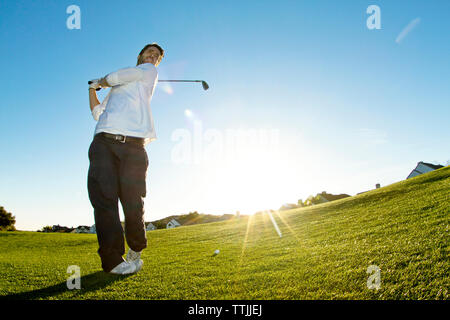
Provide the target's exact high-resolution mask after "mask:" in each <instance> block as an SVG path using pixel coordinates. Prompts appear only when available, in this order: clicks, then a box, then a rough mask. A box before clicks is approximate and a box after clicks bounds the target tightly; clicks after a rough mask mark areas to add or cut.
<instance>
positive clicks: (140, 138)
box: [88, 43, 164, 274]
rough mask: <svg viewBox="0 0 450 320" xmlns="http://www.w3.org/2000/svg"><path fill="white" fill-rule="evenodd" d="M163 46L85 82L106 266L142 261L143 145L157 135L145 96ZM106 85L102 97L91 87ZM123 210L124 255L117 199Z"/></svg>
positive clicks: (94, 199)
mask: <svg viewBox="0 0 450 320" xmlns="http://www.w3.org/2000/svg"><path fill="white" fill-rule="evenodd" d="M163 56H164V50H163V49H162V48H161V47H160V46H159V45H158V44H156V43H152V44H148V45H146V46H145V47H144V48H143V49H142V50H141V52H140V53H139V55H138V58H137V64H136V67H133V68H124V69H120V70H118V71H116V72H112V73H110V74H108V75H106V76H105V77H103V78H101V79H96V80H93V81H91V82H90V85H89V104H90V108H91V112H92V116H93V117H94V119H95V120H96V121H98V123H97V126H96V128H95V134H94V139H93V141H92V143H91V145H90V147H89V161H90V165H89V173H88V192H89V199H90V201H91V204H92V206H93V208H94V217H95V226H96V231H97V239H98V244H99V249H98V253H99V255H100V258H101V261H102V268H103V270H104V271H105V272H109V273H113V274H131V273H135V272H138V271H139V270H140V269H141V268H142V265H143V261H142V259H141V258H140V257H141V251H142V250H143V249H144V248H146V247H147V238H146V232H145V223H144V200H143V198H145V196H146V183H145V179H146V174H147V168H148V157H147V152H146V151H145V148H144V146H145V145H146V144H147V143H149V142H151V141H153V140H155V139H156V134H155V129H154V126H153V118H152V113H151V109H150V101H151V98H152V96H153V91H154V89H155V86H156V83H157V82H158V72H157V69H156V67H157V66H158V65H159V64H160V62H161V60H162V58H163ZM108 87H111V90H110V92H109V93H108V95H107V96H106V98H105V99H104V101H103V102H102V103H100V102H99V101H98V98H97V93H96V89H98V88H108ZM119 199H120V202H121V204H122V208H123V212H124V216H125V238H126V241H127V244H128V246H129V247H130V250H129V251H128V254H127V257H126V260H124V259H123V257H122V256H123V254H124V253H125V245H124V237H123V228H122V225H121V222H120V217H119V207H118V200H119Z"/></svg>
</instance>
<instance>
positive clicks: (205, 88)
mask: <svg viewBox="0 0 450 320" xmlns="http://www.w3.org/2000/svg"><path fill="white" fill-rule="evenodd" d="M158 82H201V83H202V87H203V89H204V90H208V89H209V86H208V84H207V83H206V81H203V80H158ZM91 83H92V81H88V84H91ZM100 89H101V88H97V89H95V90H96V91H99V90H100Z"/></svg>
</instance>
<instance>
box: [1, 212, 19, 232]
mask: <svg viewBox="0 0 450 320" xmlns="http://www.w3.org/2000/svg"><path fill="white" fill-rule="evenodd" d="M15 223H16V217H14V216H13V215H12V213H11V212H7V211H6V210H5V208H3V207H0V230H1V231H15V230H16V228H15V227H14V224H15Z"/></svg>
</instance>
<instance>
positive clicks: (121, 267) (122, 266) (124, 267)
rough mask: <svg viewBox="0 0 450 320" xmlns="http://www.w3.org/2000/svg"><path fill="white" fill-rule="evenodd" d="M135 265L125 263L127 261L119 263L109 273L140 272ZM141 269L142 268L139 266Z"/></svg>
mask: <svg viewBox="0 0 450 320" xmlns="http://www.w3.org/2000/svg"><path fill="white" fill-rule="evenodd" d="M137 267H138V266H137V265H136V263H134V262H131V263H130V262H127V261H123V262H121V263H119V264H118V265H117V266H115V267H114V269H112V270H111V271H110V272H109V273H112V274H132V273H136V272H138V271H139V270H140V268H139V270H138V269H137ZM141 268H142V266H141Z"/></svg>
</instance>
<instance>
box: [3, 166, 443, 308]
mask: <svg viewBox="0 0 450 320" xmlns="http://www.w3.org/2000/svg"><path fill="white" fill-rule="evenodd" d="M449 204H450V167H445V168H442V169H439V170H436V171H433V172H430V173H427V174H423V175H421V176H418V177H415V178H412V179H409V180H405V181H401V182H398V183H395V184H392V185H390V186H387V187H384V188H380V189H376V190H372V191H369V192H367V193H364V194H361V195H358V196H354V197H350V198H345V199H341V200H338V201H334V202H331V203H326V204H321V205H316V206H314V207H309V208H301V209H294V210H290V211H282V212H279V213H275V214H273V218H274V219H275V221H276V223H277V224H278V227H279V229H280V231H281V233H282V237H281V238H280V237H279V235H278V233H277V231H276V230H275V228H274V225H273V224H272V221H271V219H270V216H269V215H267V214H257V215H253V216H249V217H241V218H240V219H234V220H230V221H226V222H217V223H209V224H202V225H194V226H185V227H179V228H175V229H169V230H156V231H151V232H148V233H147V237H148V248H147V249H146V250H144V252H143V260H144V268H143V269H142V270H141V271H140V272H139V273H138V274H136V275H131V276H113V275H108V274H105V273H103V272H102V270H101V267H100V258H99V257H98V255H97V252H96V250H97V248H98V247H97V237H96V235H91V234H58V233H48V234H46V233H37V232H0V268H1V270H2V272H1V273H0V299H5V298H6V299H207V300H209V299H232V300H234V299H448V297H449V284H450V283H449V271H450V270H449V259H448V257H449V224H450V208H449ZM62 214H63V213H62ZM149 218H151V213H150V215H148V216H147V219H149ZM216 249H219V250H220V253H219V254H217V255H215V254H214V251H215V250H216ZM71 265H77V266H79V267H80V270H81V289H80V290H76V289H75V290H68V289H67V286H66V280H67V278H68V277H69V274H68V273H67V268H68V266H71ZM370 265H376V266H378V267H379V268H380V276H381V284H380V289H379V290H374V289H372V290H369V289H368V287H367V280H368V278H369V276H370V274H368V273H367V268H368V267H369V266H370Z"/></svg>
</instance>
